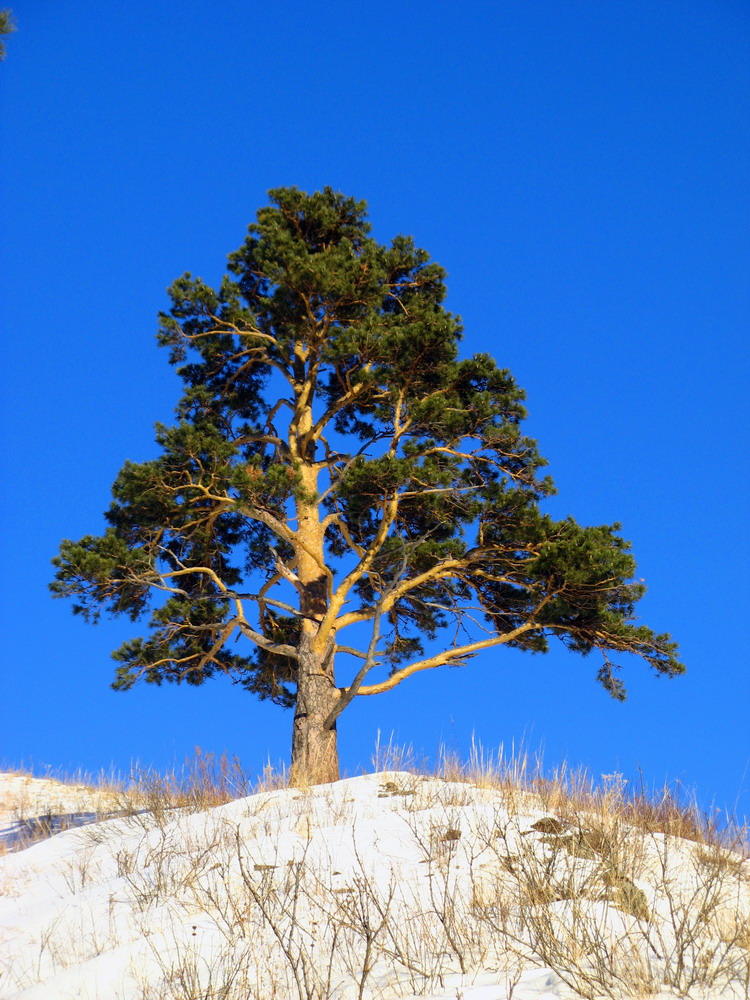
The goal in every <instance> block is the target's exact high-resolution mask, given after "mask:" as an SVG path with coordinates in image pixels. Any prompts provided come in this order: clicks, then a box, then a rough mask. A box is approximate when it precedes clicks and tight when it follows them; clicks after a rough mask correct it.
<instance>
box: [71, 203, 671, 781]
mask: <svg viewBox="0 0 750 1000" xmlns="http://www.w3.org/2000/svg"><path fill="white" fill-rule="evenodd" d="M270 198H271V204H270V205H269V206H267V207H265V208H262V209H261V210H260V211H259V212H258V215H257V222H256V223H254V224H253V225H251V226H250V228H249V235H248V237H247V239H246V240H245V242H244V244H243V246H242V247H241V248H240V249H239V250H238V251H237V252H236V253H233V254H231V255H230V256H229V272H230V275H228V276H225V277H224V279H223V281H222V283H221V286H220V287H219V288H218V290H214V289H213V288H210V287H209V286H208V285H206V284H205V283H204V282H203V281H202V280H201V279H200V278H193V277H192V276H191V275H190V274H185V275H183V277H181V278H179V279H178V280H177V281H176V282H175V283H174V284H173V285H172V287H171V288H170V290H169V291H170V296H171V303H172V304H171V310H170V312H169V314H162V316H161V326H160V332H159V340H160V343H161V344H162V345H165V346H166V347H168V349H169V352H170V361H171V363H172V364H173V365H175V366H177V371H178V374H179V376H180V377H181V379H182V381H183V383H184V394H183V396H182V398H181V400H180V402H179V405H178V407H177V418H178V419H177V422H176V423H175V425H174V426H169V427H168V426H157V441H158V444H159V447H160V454H159V457H158V458H156V459H154V460H153V461H149V462H144V463H140V464H135V463H131V462H127V463H126V464H125V466H124V467H123V469H122V471H121V472H120V474H119V476H118V477H117V480H116V481H115V484H114V487H113V497H114V500H113V503H112V505H111V507H110V508H109V511H108V512H107V514H106V518H107V522H108V527H107V529H106V532H105V534H104V535H101V536H96V537H95V536H87V537H85V538H83V539H81V540H80V541H79V542H71V541H64V542H63V543H62V545H61V549H60V555H59V556H58V557H57V558H56V559H55V560H54V563H55V565H56V567H57V573H56V578H55V582H54V583H53V584H52V589H53V592H54V593H55V594H56V595H59V596H65V597H73V598H74V599H75V602H76V603H75V605H74V610H75V611H76V612H79V613H81V614H82V615H83V616H84V617H85V618H86V619H87V620H90V621H96V620H97V619H98V618H99V616H100V615H101V614H102V612H105V611H106V612H110V613H112V614H115V615H129V616H130V618H131V619H133V620H136V619H140V618H143V617H146V618H148V626H149V627H148V632H147V634H146V636H145V637H143V638H137V639H132V640H130V641H128V642H126V643H124V645H123V646H122V647H121V648H120V649H118V650H116V651H115V653H114V654H113V656H114V658H115V660H116V661H117V662H118V664H119V667H118V669H117V674H116V680H115V683H114V687H115V688H117V689H120V690H125V689H128V688H130V687H131V686H132V685H133V684H135V683H136V681H138V680H139V679H141V678H143V679H145V680H146V681H149V682H152V683H156V684H161V683H162V682H164V681H174V682H178V683H179V682H181V681H185V682H187V683H189V684H201V683H203V682H204V681H205V680H207V679H208V678H209V677H211V676H212V675H214V674H217V673H224V674H228V675H229V676H230V677H232V678H233V679H234V681H235V682H236V683H237V684H239V685H241V686H242V687H244V688H246V689H247V690H248V691H249V692H251V693H253V694H255V695H257V696H258V697H260V698H262V699H270V700H271V701H273V702H276V703H278V704H281V705H285V706H288V707H291V708H293V709H294V723H293V737H292V777H293V780H298V781H299V780H303V778H304V780H308V781H312V782H324V781H332V780H335V779H336V778H337V777H338V774H339V771H338V756H337V746H336V724H337V719H338V716H339V715H340V714H341V712H342V711H343V710H344V709H345V708H346V707H347V705H349V703H350V702H351V701H352V700H353V698H355V697H367V696H370V695H375V694H379V693H381V692H385V691H388V690H390V689H392V688H394V687H395V686H396V685H398V684H401V683H402V682H404V681H406V680H407V679H408V678H409V677H411V676H412V675H413V674H415V673H417V672H419V671H423V670H428V669H432V668H436V667H440V666H444V665H453V666H455V665H462V664H465V663H467V661H468V660H469V659H470V658H471V657H473V656H475V655H476V654H477V653H479V652H480V651H482V650H486V649H490V648H492V647H494V646H500V645H507V646H513V647H516V648H519V649H523V650H529V651H534V652H544V651H546V650H547V648H548V643H549V641H550V639H551V638H553V637H557V638H558V639H560V640H561V641H562V642H563V643H564V644H565V645H566V646H567V647H568V648H569V649H571V650H574V651H576V652H578V653H582V654H587V653H590V652H592V651H594V650H596V651H597V653H598V654H599V657H600V667H599V671H598V679H599V680H600V681H601V682H602V684H603V685H604V687H605V688H607V690H608V691H609V692H610V694H612V695H613V696H614V697H615V698H620V699H622V698H623V697H624V689H623V685H622V682H621V680H620V678H619V676H618V674H617V667H616V665H615V663H614V661H613V657H618V656H619V655H620V654H637V655H638V656H640V657H642V658H643V659H644V660H645V661H646V662H647V663H649V664H650V665H651V667H653V668H654V669H655V670H656V671H658V673H660V674H665V675H668V676H672V675H675V674H678V673H681V672H682V670H683V667H682V665H681V664H680V663H679V662H678V661H677V659H676V646H675V644H674V643H673V642H671V640H670V638H669V636H667V635H657V634H655V633H654V632H652V631H651V629H649V628H647V627H646V626H645V625H640V624H636V623H635V620H634V610H635V604H636V602H637V601H638V599H639V598H640V597H641V596H642V594H643V590H644V588H643V586H642V585H641V584H640V583H637V582H633V576H634V572H635V564H634V561H633V557H632V555H631V553H630V546H629V544H628V543H627V542H626V541H624V540H623V539H622V538H621V537H620V535H619V534H618V531H619V529H620V526H619V525H617V524H614V525H611V526H600V527H582V526H581V525H579V524H577V523H576V522H575V521H574V520H572V519H567V520H563V521H556V520H554V519H552V518H551V517H550V516H549V515H548V514H546V513H543V512H542V510H540V504H541V502H542V501H543V500H544V498H545V497H546V496H548V495H549V494H550V493H551V492H552V491H553V486H552V483H551V481H550V480H549V479H548V478H543V477H542V476H541V471H540V470H541V469H542V468H543V466H544V464H545V463H544V460H543V459H542V458H541V457H540V455H539V452H538V450H537V446H536V444H535V442H534V441H532V440H530V439H529V438H528V437H526V436H524V434H523V433H522V431H521V422H522V419H523V417H524V416H525V414H524V409H523V405H522V403H523V398H524V394H523V392H522V390H521V389H520V388H519V387H518V386H517V385H516V383H515V382H514V380H513V378H512V376H511V375H510V373H509V372H508V371H507V370H503V369H500V368H498V367H497V365H496V363H495V361H494V360H493V359H492V358H491V357H490V356H489V355H487V354H477V355H474V356H473V357H468V358H461V357H459V342H460V340H461V334H462V329H461V323H460V320H459V318H458V317H457V316H455V315H452V314H451V313H450V312H448V311H447V310H446V309H445V308H444V306H443V300H444V297H445V283H444V279H445V274H444V272H443V270H442V268H441V267H439V266H438V265H437V264H436V263H434V262H432V261H431V260H430V258H429V256H428V254H427V253H426V252H425V251H424V250H421V249H418V248H417V247H416V246H415V244H414V242H413V241H412V239H410V238H408V237H403V236H399V237H397V238H396V239H394V240H393V242H392V243H391V245H390V246H383V245H380V244H378V243H377V242H376V241H375V240H374V239H373V238H372V237H371V236H370V226H369V224H368V222H367V220H366V211H365V208H366V206H365V204H364V203H363V202H358V201H355V200H353V199H351V198H347V197H344V196H343V195H341V194H338V193H336V192H334V191H332V190H331V189H329V188H326V189H325V190H324V191H322V192H318V193H316V194H313V195H307V194H305V193H304V192H301V191H299V190H297V189H295V188H282V189H278V190H275V191H272V192H271V193H270ZM438 636H443V637H444V640H443V642H442V644H441V645H440V646H439V647H437V648H438V649H439V651H437V652H436V651H435V649H436V645H435V644H434V643H433V640H435V639H436V638H437V637H438ZM237 639H242V640H244V642H236V640H237ZM426 642H428V643H430V646H429V647H426V645H425V643H426ZM341 673H346V675H347V678H348V679H347V680H346V681H345V682H344V683H342V681H341V678H340V674H341Z"/></svg>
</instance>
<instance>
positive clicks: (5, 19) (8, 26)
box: [0, 9, 16, 62]
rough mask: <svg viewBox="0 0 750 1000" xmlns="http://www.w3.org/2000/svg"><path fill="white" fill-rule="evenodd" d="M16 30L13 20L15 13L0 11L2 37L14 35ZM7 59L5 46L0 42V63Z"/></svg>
mask: <svg viewBox="0 0 750 1000" xmlns="http://www.w3.org/2000/svg"><path fill="white" fill-rule="evenodd" d="M15 30H16V22H15V21H14V20H13V11H11V10H7V9H6V10H0V37H2V36H5V35H12V34H13V32H14V31H15ZM3 59H5V44H4V43H3V42H0V62H2V61H3Z"/></svg>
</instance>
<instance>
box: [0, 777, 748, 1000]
mask: <svg viewBox="0 0 750 1000" xmlns="http://www.w3.org/2000/svg"><path fill="white" fill-rule="evenodd" d="M113 808H114V803H113V802H112V801H109V802H107V801H104V800H102V797H101V795H100V794H99V793H92V792H91V791H89V790H86V789H85V788H83V787H79V788H69V787H67V786H61V785H58V784H57V783H54V782H44V781H40V780H39V779H32V778H28V777H22V776H17V775H0V841H2V839H3V837H4V838H5V842H6V844H7V845H9V846H10V847H15V848H18V847H20V846H22V844H21V842H20V841H19V840H18V838H17V836H16V834H17V831H18V816H19V813H20V814H22V815H23V816H24V817H25V818H26V819H28V818H31V817H33V816H34V815H46V814H51V813H54V812H58V813H62V814H65V815H75V814H81V815H84V814H88V815H89V816H90V815H92V814H96V813H99V814H100V813H101V812H102V811H106V810H107V809H110V810H111V809H113ZM550 816H554V810H552V811H551V810H550V809H549V806H548V807H547V808H545V805H544V803H543V802H542V800H541V799H539V798H538V797H537V796H534V795H531V794H529V793H523V792H519V791H509V790H508V789H507V788H506V789H503V788H481V787H475V786H472V785H471V784H467V783H453V782H447V781H444V780H441V779H436V778H427V777H422V776H415V775H413V774H409V773H405V772H404V773H401V772H387V773H381V774H374V775H363V776H361V777H357V778H351V779H346V780H343V781H340V782H337V783H336V784H334V785H326V786H317V787H314V788H311V789H309V790H298V789H283V790H277V791H270V792H262V793H259V794H256V795H252V796H250V797H248V798H244V799H240V800H237V801H235V802H231V803H229V804H227V805H224V806H219V807H217V808H213V809H210V810H206V811H203V812H189V811H186V810H163V811H162V812H161V813H158V814H151V813H143V812H135V813H134V814H132V815H120V816H118V817H115V818H110V819H107V820H105V821H98V822H95V823H90V824H88V825H85V826H81V827H78V828H74V829H68V830H65V831H63V832H60V833H57V834H56V835H54V836H51V837H49V838H48V839H45V840H42V841H40V842H38V843H35V844H34V845H33V846H30V847H27V848H25V849H23V850H14V851H12V852H11V853H7V854H5V856H3V857H0V998H3V1000H11V998H13V1000H72V998H74V997H75V998H80V1000H98V998H101V1000H105V998H106V1000H199V998H200V1000H207V998H209V997H210V998H214V997H217V998H218V997H223V998H226V1000H233V998H236V1000H250V998H253V1000H276V998H278V1000H287V998H299V1000H325V998H328V997H330V998H331V1000H349V998H354V997H362V998H363V1000H371V998H373V1000H374V998H382V1000H391V998H408V1000H411V998H416V997H428V998H431V1000H577V998H580V997H583V996H590V997H598V996H602V997H605V996H606V997H611V998H613V1000H628V998H636V997H641V996H645V995H649V996H650V997H651V998H652V1000H674V998H676V997H689V998H691V1000H708V998H712V1000H713V998H715V1000H719V998H721V1000H740V998H747V997H748V995H749V990H748V981H750V953H749V952H748V948H749V947H750V932H749V928H750V923H748V917H749V915H750V886H749V883H750V878H749V877H748V876H749V874H750V873H748V865H747V862H746V861H745V859H744V858H743V857H742V856H740V855H731V854H729V853H727V852H725V851H720V850H718V849H709V848H705V847H704V848H699V846H698V845H696V844H693V843H691V842H688V841H681V840H679V839H678V838H675V837H668V836H665V835H664V834H660V833H656V834H643V833H642V832H641V831H638V830H635V829H631V828H629V827H627V826H626V825H624V824H623V823H622V822H621V820H620V819H618V818H617V817H614V818H613V819H611V822H610V826H609V827H608V828H607V830H606V831H605V832H604V833H603V832H602V830H603V828H604V827H603V824H604V826H606V824H605V823H604V819H603V818H602V817H598V818H597V817H595V816H590V817H585V816H583V817H582V816H578V817H576V818H575V820H576V822H577V826H576V822H573V823H570V825H569V826H566V827H565V828H564V829H563V828H562V827H561V831H560V832H559V833H556V834H555V833H545V832H540V831H539V830H535V829H534V827H533V824H535V823H537V822H538V821H540V820H541V819H544V818H547V819H549V817H550ZM569 822H570V820H569ZM584 823H585V824H587V826H586V828H585V830H584V825H583V824H584ZM597 824H598V826H597ZM544 825H545V824H542V826H544ZM547 827H549V823H547ZM589 827H590V829H589ZM594 828H596V829H598V834H597V836H598V837H599V840H594V836H595V835H594V833H593V832H592V830H593V829H594ZM14 831H15V833H14ZM576 831H578V834H576ZM581 831H584V833H581ZM576 837H577V839H576ZM592 844H594V845H595V846H596V848H597V849H596V850H594V849H593V848H592V847H591V845H592ZM603 845H606V846H603ZM667 982H669V983H670V984H671V985H667Z"/></svg>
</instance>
